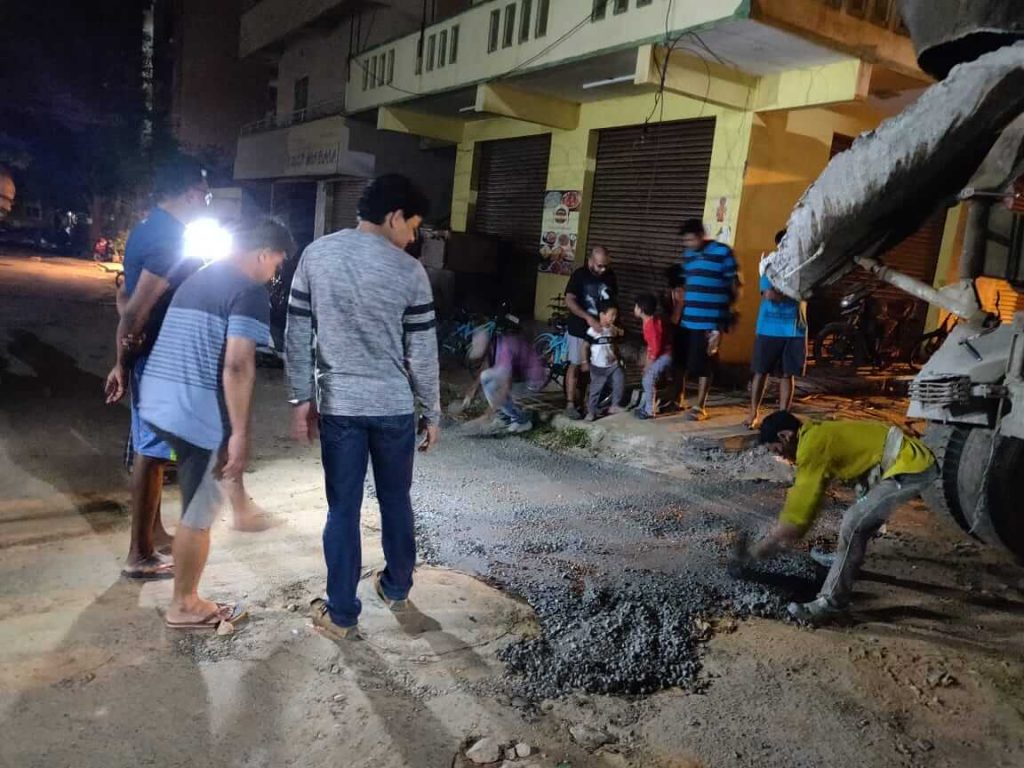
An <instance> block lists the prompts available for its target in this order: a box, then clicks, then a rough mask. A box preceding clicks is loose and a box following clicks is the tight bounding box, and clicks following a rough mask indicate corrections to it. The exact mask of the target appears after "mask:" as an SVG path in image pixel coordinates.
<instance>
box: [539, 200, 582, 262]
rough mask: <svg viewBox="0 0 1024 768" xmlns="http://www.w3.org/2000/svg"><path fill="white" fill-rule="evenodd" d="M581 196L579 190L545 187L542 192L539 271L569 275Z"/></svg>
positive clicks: (574, 257) (574, 252)
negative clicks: (560, 189) (542, 212)
mask: <svg viewBox="0 0 1024 768" xmlns="http://www.w3.org/2000/svg"><path fill="white" fill-rule="evenodd" d="M582 199H583V196H582V194H581V193H580V192H579V190H562V191H559V190H548V191H547V192H545V193H544V216H543V219H542V222H543V223H542V225H541V234H540V265H539V267H538V269H539V270H540V271H541V272H547V273H549V274H552V275H570V274H572V270H573V262H574V261H575V260H576V240H577V238H578V237H579V231H580V203H581V202H582Z"/></svg>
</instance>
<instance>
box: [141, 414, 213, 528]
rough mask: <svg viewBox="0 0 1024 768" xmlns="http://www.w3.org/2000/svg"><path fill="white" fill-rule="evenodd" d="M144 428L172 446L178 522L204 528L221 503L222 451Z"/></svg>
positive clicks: (151, 427) (211, 522) (151, 428)
mask: <svg viewBox="0 0 1024 768" xmlns="http://www.w3.org/2000/svg"><path fill="white" fill-rule="evenodd" d="M146 428H147V429H148V430H150V431H151V432H152V433H153V434H155V435H157V436H158V437H159V438H160V439H161V440H163V441H165V442H166V443H167V445H169V446H171V447H172V448H173V449H174V454H175V458H176V459H177V461H178V486H179V487H180V488H181V522H180V524H181V525H184V526H187V527H189V528H191V529H192V530H195V531H207V530H209V529H210V528H211V527H213V523H214V521H215V520H216V519H217V516H218V515H219V514H220V512H221V509H222V508H223V506H224V494H223V492H222V491H221V487H220V481H219V480H218V479H217V476H216V474H217V467H218V465H219V464H220V458H221V455H220V454H221V452H220V451H219V450H217V451H211V450H209V449H208V448H200V447H199V446H198V445H193V444H192V443H190V442H188V441H187V440H182V439H181V438H180V437H177V436H176V435H171V434H168V433H167V432H164V431H163V430H161V429H157V428H155V427H153V426H152V425H150V424H146Z"/></svg>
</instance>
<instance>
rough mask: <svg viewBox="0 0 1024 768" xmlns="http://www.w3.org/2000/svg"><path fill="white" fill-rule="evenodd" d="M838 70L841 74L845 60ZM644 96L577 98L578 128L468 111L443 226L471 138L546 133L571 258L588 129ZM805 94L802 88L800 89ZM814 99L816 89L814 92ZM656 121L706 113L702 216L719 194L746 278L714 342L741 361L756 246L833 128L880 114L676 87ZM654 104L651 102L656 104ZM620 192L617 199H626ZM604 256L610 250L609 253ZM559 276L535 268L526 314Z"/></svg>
mask: <svg viewBox="0 0 1024 768" xmlns="http://www.w3.org/2000/svg"><path fill="white" fill-rule="evenodd" d="M840 69H842V70H843V71H842V72H839V76H841V77H843V78H845V79H846V80H849V76H850V72H847V71H845V70H847V69H849V68H848V67H843V68H840ZM651 98H652V97H651V95H650V94H644V95H640V96H634V97H627V98H617V99H608V100H604V101H597V102H590V103H586V104H583V105H581V109H580V121H579V127H577V128H575V129H573V130H560V129H552V128H546V127H543V126H539V125H536V124H534V123H528V122H524V121H519V120H514V119H510V118H497V119H490V120H476V121H472V122H468V123H466V125H465V129H464V133H463V137H462V142H461V143H460V144H459V147H458V154H457V159H456V167H455V189H454V194H453V202H452V227H453V229H455V230H459V231H462V230H465V228H466V227H467V224H468V221H469V217H470V211H471V207H472V203H473V200H472V195H473V189H472V175H473V157H474V150H475V144H476V142H479V141H490V140H494V139H504V138H514V137H519V136H529V135H536V134H540V133H550V134H551V157H550V162H549V167H548V180H547V184H548V189H581V190H583V192H584V196H583V205H584V208H583V211H582V214H583V215H582V217H581V231H580V247H579V249H578V251H577V258H578V259H580V260H582V258H583V254H584V253H585V252H586V245H587V243H586V225H587V218H588V213H589V212H588V210H587V206H589V203H590V192H591V187H592V179H593V171H594V163H595V146H596V131H597V130H599V129H602V128H610V127H617V126H624V125H635V124H638V123H640V122H642V120H643V117H644V116H646V115H647V114H648V113H649V112H650V108H651ZM809 98H810V97H809ZM815 98H817V97H815ZM664 101H665V107H664V115H663V119H664V120H667V121H668V120H685V119H692V118H700V117H712V116H713V117H715V118H716V123H715V137H714V146H713V149H712V156H711V172H710V176H709V178H708V190H707V197H706V201H705V209H704V220H705V222H706V224H707V226H708V232H709V235H711V236H714V235H715V234H717V232H718V231H719V229H720V228H721V227H722V224H720V223H719V222H717V221H716V216H715V213H716V209H717V207H718V204H719V200H720V199H721V198H723V197H724V198H726V200H727V213H726V220H725V222H724V225H726V226H727V227H728V229H729V230H730V231H731V232H732V235H733V236H732V239H733V243H732V244H733V246H734V248H735V250H736V255H737V259H738V260H739V262H740V269H741V274H742V276H743V279H744V282H745V284H746V286H747V288H746V290H745V291H744V293H743V296H742V298H741V300H740V305H739V310H740V313H741V320H740V324H739V326H738V327H737V328H736V330H735V331H734V332H733V333H732V334H730V335H729V336H728V337H727V338H726V340H725V342H724V344H723V347H722V359H723V360H724V361H725V362H732V363H746V362H748V361H749V360H750V356H751V353H752V351H753V342H754V330H755V322H756V319H757V310H758V306H759V301H760V297H759V294H758V291H757V279H758V264H759V261H760V257H761V254H762V253H763V252H764V251H768V250H771V249H772V248H773V247H774V240H773V238H774V235H775V232H777V231H778V230H779V229H781V228H783V227H784V226H785V224H786V221H787V219H788V218H789V214H790V212H791V211H792V209H793V206H794V205H795V204H796V202H797V200H799V198H800V196H801V195H802V194H803V192H804V190H805V189H806V188H807V186H808V185H809V184H810V183H811V182H812V181H814V179H815V178H817V176H818V174H820V173H821V171H822V169H823V168H824V167H825V165H826V164H827V163H828V159H829V152H830V148H831V145H832V138H833V135H834V134H836V133H841V134H845V135H849V136H856V135H858V134H860V133H862V132H864V131H866V130H870V129H871V128H874V127H875V126H877V124H878V122H879V121H880V119H881V116H880V115H878V114H876V113H875V112H873V111H871V110H869V109H868V108H867V107H864V106H863V105H860V104H857V103H848V104H843V105H840V106H836V107H832V108H825V107H815V108H805V109H793V110H779V111H772V112H755V111H753V110H752V109H739V108H733V107H728V106H723V105H714V104H710V103H705V102H704V101H703V100H702V99H696V98H691V97H688V96H684V95H681V94H672V93H666V94H665V99H664ZM659 112H660V110H659ZM629 204H630V202H629V201H623V205H624V206H628V205H629ZM612 256H613V258H614V254H612ZM566 282H567V278H565V277H558V276H555V275H548V274H543V273H541V274H538V276H537V294H536V296H537V298H536V302H535V314H536V315H537V317H538V319H542V320H543V319H546V318H547V306H548V304H549V303H550V302H551V300H552V299H553V298H554V297H555V296H557V295H558V294H559V293H562V292H564V290H565V284H566Z"/></svg>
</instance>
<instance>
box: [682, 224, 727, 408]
mask: <svg viewBox="0 0 1024 768" xmlns="http://www.w3.org/2000/svg"><path fill="white" fill-rule="evenodd" d="M680 234H681V235H682V236H683V249H684V250H683V264H682V270H681V272H682V279H683V283H684V288H685V290H686V298H685V303H684V305H683V315H682V320H681V325H682V327H683V328H684V329H686V337H687V338H686V350H685V353H686V360H685V369H686V373H687V374H689V375H690V376H696V377H697V378H698V379H699V381H698V385H697V403H696V404H695V405H694V406H693V408H691V409H690V410H689V412H688V413H687V414H686V418H687V419H688V420H690V421H703V420H704V419H706V418H707V417H708V414H707V409H706V406H707V402H708V393H709V392H710V391H711V374H712V373H713V372H714V364H715V362H716V361H717V359H718V347H719V344H720V343H721V340H722V334H723V333H725V332H726V331H727V330H729V328H731V327H732V322H733V309H732V308H733V304H734V303H735V302H736V299H737V298H738V296H739V287H740V281H739V267H738V266H737V264H736V257H735V256H733V253H732V248H730V247H729V246H727V245H725V243H719V242H717V241H716V240H706V239H705V237H704V223H703V222H702V221H701V220H700V219H687V220H686V221H684V222H683V226H682V228H681V229H680ZM677 365H679V364H678V363H677Z"/></svg>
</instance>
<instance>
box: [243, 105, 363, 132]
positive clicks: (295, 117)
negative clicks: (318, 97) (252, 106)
mask: <svg viewBox="0 0 1024 768" xmlns="http://www.w3.org/2000/svg"><path fill="white" fill-rule="evenodd" d="M343 114H345V97H344V96H339V97H338V98H336V99H328V100H327V101H321V102H318V103H316V104H310V105H309V106H308V107H306V108H305V109H297V110H295V111H294V112H287V113H285V114H283V115H277V114H274V115H267V116H266V117H264V118H263V119H261V120H256V121H254V122H251V123H247V124H246V125H243V126H242V130H241V134H242V135H243V136H248V135H249V134H251V133H264V132H265V131H275V130H277V129H278V128H287V127H289V126H291V125H298V124H299V123H308V122H311V121H313V120H319V119H320V118H322V117H332V116H334V115H343Z"/></svg>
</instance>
